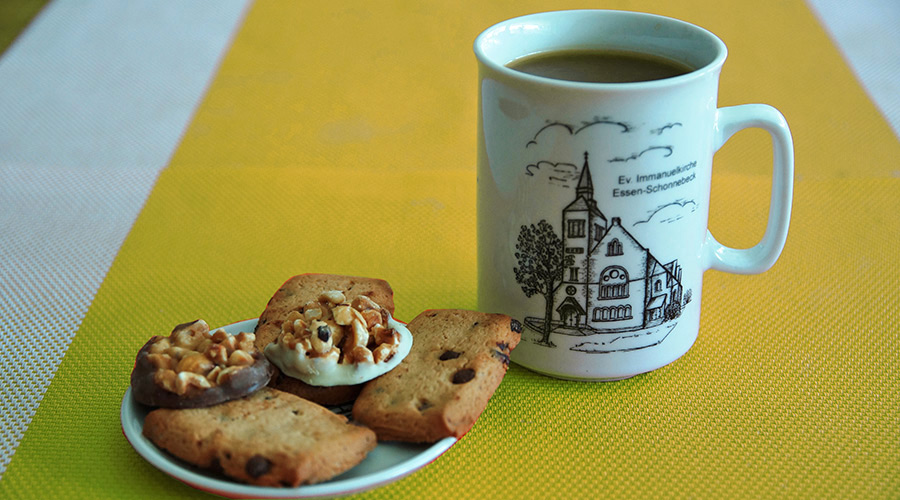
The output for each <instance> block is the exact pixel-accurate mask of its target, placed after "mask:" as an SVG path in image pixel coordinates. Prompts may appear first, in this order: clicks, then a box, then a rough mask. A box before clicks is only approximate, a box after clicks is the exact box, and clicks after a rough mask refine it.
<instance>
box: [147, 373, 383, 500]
mask: <svg viewBox="0 0 900 500" xmlns="http://www.w3.org/2000/svg"><path fill="white" fill-rule="evenodd" d="M143 432H144V436H146V437H147V438H148V439H150V440H151V441H153V443H154V444H156V446H158V447H160V448H162V449H164V450H166V451H168V452H169V453H171V454H172V455H175V456H176V457H178V458H180V459H182V460H184V461H186V462H189V463H191V464H194V465H196V466H198V467H202V468H205V469H209V470H211V471H214V472H218V473H222V474H224V475H225V476H228V477H230V478H233V479H236V480H238V481H242V482H245V483H249V484H254V485H259V486H289V487H296V486H299V485H301V484H312V483H318V482H321V481H325V480H328V479H330V478H332V477H334V476H336V475H338V474H340V473H342V472H344V471H347V470H349V469H351V468H353V467H355V466H356V465H357V464H359V463H360V462H361V461H362V460H363V459H364V458H365V457H366V455H367V454H368V453H369V452H370V451H372V450H373V449H374V448H375V446H376V444H377V441H376V438H375V434H374V433H373V432H372V431H371V430H369V429H367V428H365V427H362V426H359V425H355V424H353V423H352V422H349V421H348V420H347V418H346V417H343V416H341V415H337V414H335V413H332V412H331V411H329V410H328V409H326V408H324V407H321V406H319V405H317V404H315V403H312V402H310V401H306V400H304V399H302V398H299V397H297V396H294V395H292V394H288V393H286V392H281V391H277V390H275V389H271V388H268V387H266V388H263V389H261V390H259V391H257V392H255V393H253V394H251V395H249V396H246V397H244V398H241V399H236V400H233V401H229V402H227V403H222V404H220V405H216V406H211V407H207V408H196V409H186V410H173V409H165V408H161V409H157V410H154V411H151V412H150V413H149V414H147V417H146V419H145V420H144V431H143Z"/></svg>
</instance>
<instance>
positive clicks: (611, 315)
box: [593, 305, 632, 321]
mask: <svg viewBox="0 0 900 500" xmlns="http://www.w3.org/2000/svg"><path fill="white" fill-rule="evenodd" d="M631 318H632V316H631V306H627V305H622V306H611V307H596V308H594V313H593V319H594V321H620V320H623V319H631Z"/></svg>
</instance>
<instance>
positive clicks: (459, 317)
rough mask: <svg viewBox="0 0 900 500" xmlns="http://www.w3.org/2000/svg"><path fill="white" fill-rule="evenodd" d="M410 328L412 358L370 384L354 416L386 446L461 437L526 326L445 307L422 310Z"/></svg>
mask: <svg viewBox="0 0 900 500" xmlns="http://www.w3.org/2000/svg"><path fill="white" fill-rule="evenodd" d="M409 330H410V332H412V335H413V345H412V350H411V351H410V353H409V355H408V356H407V357H406V359H404V360H403V362H402V363H400V365H399V366H397V367H396V368H394V369H393V370H391V371H389V372H388V373H386V374H384V375H382V376H381V377H379V378H377V379H375V380H372V381H371V382H369V383H368V384H366V386H365V387H364V388H363V390H362V393H361V394H360V395H359V397H358V398H357V399H356V402H355V404H354V406H353V418H354V420H356V421H357V422H360V423H362V424H363V425H366V426H368V427H369V428H371V429H372V430H374V431H375V433H376V434H377V435H378V439H379V440H381V441H408V442H435V441H438V440H440V439H442V438H444V437H449V436H454V437H456V438H459V437H462V436H463V434H465V433H466V432H467V431H468V430H469V429H470V428H471V427H472V425H473V424H474V423H475V420H476V419H477V418H478V416H479V415H481V412H482V411H484V409H485V407H486V406H487V403H488V400H489V399H490V397H491V396H492V395H493V394H494V391H495V390H496V389H497V387H498V386H499V385H500V382H501V381H502V379H503V376H504V375H505V374H506V370H507V368H508V366H509V354H510V351H511V350H512V349H513V348H514V347H515V346H516V345H517V344H518V343H519V339H520V335H521V325H520V324H519V322H518V321H516V320H513V319H511V318H510V317H509V316H506V315H503V314H485V313H480V312H475V311H465V310H458V309H444V310H430V311H425V312H423V313H422V314H420V315H419V316H417V317H415V318H414V319H413V320H412V321H411V322H410V323H409Z"/></svg>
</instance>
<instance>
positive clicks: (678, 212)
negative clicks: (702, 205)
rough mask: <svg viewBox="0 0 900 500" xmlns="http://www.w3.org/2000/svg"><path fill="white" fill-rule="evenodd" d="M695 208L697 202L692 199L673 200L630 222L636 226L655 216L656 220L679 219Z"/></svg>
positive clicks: (673, 220) (662, 221)
mask: <svg viewBox="0 0 900 500" xmlns="http://www.w3.org/2000/svg"><path fill="white" fill-rule="evenodd" d="M696 210H697V202H695V201H694V200H675V201H673V202H672V203H666V204H665V205H660V206H658V207H656V209H654V210H652V211H651V212H650V215H649V216H647V219H645V220H639V221H637V222H635V223H634V224H632V226H637V225H638V224H647V223H648V222H650V221H651V220H653V219H654V218H657V219H658V220H657V222H659V223H664V222H675V221H677V220H679V219H682V218H684V216H685V215H686V214H691V213H694V211H696Z"/></svg>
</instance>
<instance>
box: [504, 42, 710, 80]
mask: <svg viewBox="0 0 900 500" xmlns="http://www.w3.org/2000/svg"><path fill="white" fill-rule="evenodd" d="M507 66H508V67H510V68H512V69H514V70H517V71H521V72H523V73H529V74H532V75H536V76H543V77H546V78H554V79H556V80H570V81H574V82H589V83H590V82H593V83H626V82H646V81H650V80H662V79H663V78H672V77H675V76H679V75H683V74H685V73H690V72H691V71H692V68H691V67H689V66H687V65H686V64H682V63H680V62H678V61H674V60H671V59H666V58H664V57H660V56H657V55H654V54H646V53H641V52H631V51H623V50H603V49H595V50H590V49H570V50H554V51H550V52H539V53H537V54H531V55H527V56H524V57H521V58H519V59H516V60H514V61H512V62H510V63H509V64H507Z"/></svg>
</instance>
